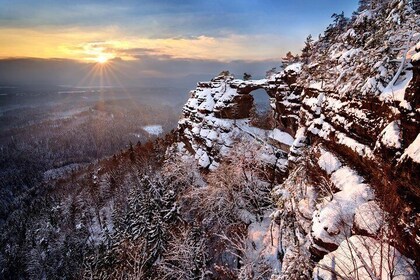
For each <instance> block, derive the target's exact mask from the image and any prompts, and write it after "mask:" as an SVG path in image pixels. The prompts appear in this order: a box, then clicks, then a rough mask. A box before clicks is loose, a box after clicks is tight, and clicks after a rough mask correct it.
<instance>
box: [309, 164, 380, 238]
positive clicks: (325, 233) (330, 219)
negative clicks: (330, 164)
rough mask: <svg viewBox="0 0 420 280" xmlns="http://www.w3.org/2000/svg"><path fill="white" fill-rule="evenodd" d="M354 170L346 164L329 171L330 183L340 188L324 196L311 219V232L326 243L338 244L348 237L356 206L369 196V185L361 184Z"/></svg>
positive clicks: (360, 178)
mask: <svg viewBox="0 0 420 280" xmlns="http://www.w3.org/2000/svg"><path fill="white" fill-rule="evenodd" d="M363 181H364V180H363V178H362V177H360V176H359V175H358V174H357V173H356V172H355V171H354V170H352V169H350V168H349V167H347V166H344V167H341V168H339V169H338V170H337V171H335V172H333V173H332V174H331V182H332V183H333V184H334V186H335V187H336V188H338V189H339V190H340V191H339V192H337V193H334V194H332V195H331V196H330V197H329V198H326V199H325V200H324V201H323V202H322V203H321V204H320V205H318V206H317V207H318V209H319V210H318V211H315V212H314V215H313V219H312V222H313V224H312V235H313V237H314V238H315V239H318V240H320V241H322V242H323V243H327V244H336V245H339V244H340V243H341V242H342V241H343V240H345V239H346V237H348V236H350V231H351V228H352V225H353V219H354V214H355V212H356V208H357V207H358V206H359V205H361V204H363V203H365V202H367V201H369V200H371V199H373V193H372V190H371V188H370V187H369V186H368V185H367V184H365V183H363Z"/></svg>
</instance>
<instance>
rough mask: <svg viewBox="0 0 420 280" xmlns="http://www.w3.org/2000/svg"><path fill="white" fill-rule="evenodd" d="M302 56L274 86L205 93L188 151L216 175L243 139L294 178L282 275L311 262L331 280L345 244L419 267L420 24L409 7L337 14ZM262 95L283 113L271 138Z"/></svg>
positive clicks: (281, 194) (190, 105)
mask: <svg viewBox="0 0 420 280" xmlns="http://www.w3.org/2000/svg"><path fill="white" fill-rule="evenodd" d="M302 58H305V59H302V62H301V63H294V64H291V65H289V66H287V67H285V68H284V69H282V70H281V71H279V72H278V73H276V74H274V75H271V76H270V77H267V78H266V79H262V80H250V81H243V80H239V79H235V78H234V77H233V76H231V75H222V76H218V77H216V78H214V79H212V80H211V81H210V82H205V83H199V84H198V86H197V88H196V89H195V90H194V91H192V92H191V97H190V99H189V100H188V102H187V104H186V105H185V107H184V111H183V118H182V119H181V120H180V122H179V130H178V133H179V136H180V138H179V139H180V141H181V142H182V143H183V144H182V145H181V147H184V148H186V150H188V151H189V152H190V153H192V154H194V155H195V157H196V159H197V160H198V162H199V164H200V165H201V167H203V168H209V169H210V170H213V169H216V168H217V167H218V165H219V163H220V162H221V161H223V157H224V155H226V154H228V153H229V150H230V148H231V147H232V146H233V145H235V141H239V140H238V138H240V137H245V136H249V135H251V136H252V137H253V138H254V139H257V140H259V142H260V144H261V143H262V145H263V146H266V147H268V148H267V149H266V154H267V155H268V156H267V157H265V159H268V160H267V161H266V164H268V165H271V166H273V164H276V166H274V172H276V170H277V168H278V170H277V171H279V172H280V173H281V174H282V177H281V178H282V179H281V181H280V183H279V184H278V186H276V187H275V188H274V190H273V195H274V197H275V199H276V200H277V201H278V202H279V203H278V204H279V205H281V207H279V208H278V209H277V211H276V212H275V213H274V214H273V215H272V217H273V221H274V222H275V223H277V224H278V225H281V227H282V229H281V231H287V232H289V234H285V233H284V232H283V233H281V234H280V237H279V238H280V239H284V240H283V242H281V244H282V245H280V246H279V252H280V253H281V254H280V255H281V256H282V257H281V258H280V259H279V261H280V262H282V263H283V266H282V272H283V273H282V275H283V276H282V277H286V276H284V275H288V273H292V271H293V266H295V265H296V261H297V260H302V258H303V259H305V258H308V259H311V260H312V261H314V262H315V264H316V263H318V262H319V261H320V260H322V261H321V262H319V263H318V265H315V271H314V273H315V272H316V273H318V275H319V277H321V276H322V277H323V279H330V278H328V277H332V276H331V275H330V274H329V270H328V269H326V266H327V267H328V266H329V263H331V258H336V256H335V255H334V253H331V252H336V254H339V252H338V251H339V250H346V249H345V248H344V247H345V245H343V244H344V243H345V242H347V243H349V244H353V243H363V242H368V243H369V242H370V243H369V244H375V246H379V245H378V242H380V244H388V251H387V252H389V250H391V249H389V248H392V250H394V251H395V250H397V251H398V254H400V252H401V256H405V257H404V261H406V259H405V258H406V257H408V258H411V259H414V260H419V259H420V253H419V252H420V242H419V240H420V231H419V228H420V214H419V207H420V204H419V202H420V188H419V186H420V134H419V132H420V102H419V101H420V99H419V96H420V95H419V94H420V17H419V16H418V15H416V14H415V13H414V12H413V11H412V10H411V9H410V7H409V6H407V5H406V4H405V2H404V1H387V3H386V4H383V5H378V6H377V7H376V8H375V9H369V10H363V11H359V12H358V13H356V14H355V15H354V16H353V18H352V19H350V20H349V19H345V18H344V17H342V16H340V15H337V18H336V20H335V23H334V24H333V25H331V26H330V27H329V28H328V29H327V30H326V31H325V33H324V35H323V36H321V37H320V39H319V40H318V41H316V42H315V43H312V45H311V48H310V52H309V53H307V54H306V56H303V55H302ZM260 88H262V89H264V90H265V91H266V93H267V94H268V95H269V96H270V105H271V109H272V111H271V120H272V121H273V126H272V127H271V128H270V129H267V128H266V129H265V134H264V133H261V131H260V130H261V129H260V128H255V127H253V126H252V124H251V123H252V120H251V119H252V116H251V115H250V112H251V111H252V108H253V97H252V91H254V90H256V89H260ZM276 157H277V158H278V160H275V158H276ZM290 233H291V234H290ZM349 238H352V239H351V240H353V243H351V241H349V240H350V239H349ZM369 238H373V239H369ZM296 240H297V241H296ZM375 240H376V241H375ZM378 240H379V241H378ZM343 242H344V243H343ZM359 245H360V244H359ZM360 246H361V247H363V244H362V245H360ZM372 246H373V245H372ZM389 246H391V247H389ZM351 250H354V248H352V249H350V251H351ZM350 251H348V252H347V253H351V252H350ZM296 252H298V253H296ZM363 252H364V251H363V249H361V248H360V249H359V251H357V250H356V251H355V252H353V253H355V254H356V255H357V254H360V255H363ZM373 258H375V256H374V257H373ZM401 258H403V257H401ZM340 261H342V260H340ZM404 265H405V266H409V261H407V262H406V263H405V264H404ZM415 266H417V268H418V267H419V263H415ZM329 269H331V267H329ZM408 270H410V269H408ZM408 270H407V269H405V270H404V271H405V272H407V271H408ZM410 273H412V274H410V275H414V274H413V273H415V272H414V270H411V272H410ZM314 275H315V274H314ZM328 275H330V276H328ZM315 277H317V276H315ZM410 277H411V276H410ZM412 277H415V276H412ZM281 279H283V278H281ZM331 279H333V278H331ZM402 279H414V278H402Z"/></svg>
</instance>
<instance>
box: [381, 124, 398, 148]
mask: <svg viewBox="0 0 420 280" xmlns="http://www.w3.org/2000/svg"><path fill="white" fill-rule="evenodd" d="M400 124H401V122H400V121H392V122H390V123H389V124H388V125H387V126H386V127H385V129H384V130H382V132H381V134H380V135H379V142H380V143H382V144H383V145H385V146H386V147H389V148H395V149H400V148H401V139H400V138H401V137H400ZM376 146H378V144H377V145H376Z"/></svg>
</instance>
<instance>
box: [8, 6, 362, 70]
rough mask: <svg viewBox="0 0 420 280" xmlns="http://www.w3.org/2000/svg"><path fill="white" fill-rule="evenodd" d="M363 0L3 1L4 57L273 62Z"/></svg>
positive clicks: (348, 14)
mask: <svg viewBox="0 0 420 280" xmlns="http://www.w3.org/2000/svg"><path fill="white" fill-rule="evenodd" d="M357 2H358V1H357V0H346V1H331V0H293V1H281V0H277V1H274V0H260V1H257V0H249V1H245V0H243V1H239V0H229V1H226V0H225V1H221V0H213V1H203V0H201V1H199V0H183V1H169V0H154V1H152V0H138V1H98V0H92V1H80V0H76V1H58V0H56V1H52V0H38V1H29V0H8V1H5V0H0V7H1V8H0V58H2V59H6V58H42V59H52V58H59V59H72V60H77V61H81V62H95V61H96V62H97V61H100V60H101V61H102V60H112V59H122V60H123V61H132V60H137V61H139V62H138V63H140V60H142V59H143V60H145V61H147V63H148V67H149V68H148V69H149V70H147V72H143V74H144V75H151V76H153V75H155V76H156V75H158V74H159V73H156V72H154V69H153V67H152V65H153V63H150V60H153V59H155V60H156V61H159V63H158V64H159V65H160V64H161V62H162V61H166V62H173V63H176V62H177V61H178V62H179V61H180V60H181V61H182V65H185V61H189V62H190V63H194V62H196V61H200V63H202V62H203V61H217V62H224V63H231V62H232V61H254V62H255V61H260V62H264V63H266V62H271V63H273V62H278V61H279V60H280V58H281V57H282V56H283V55H284V54H285V53H286V52H287V51H289V50H291V51H292V52H294V53H296V52H299V51H300V49H301V48H302V46H303V42H304V40H305V38H306V36H307V35H308V34H312V35H313V36H314V37H317V35H318V34H319V33H322V32H323V30H324V29H325V28H326V27H327V26H328V24H330V23H331V15H332V14H333V13H334V12H341V11H344V12H345V14H346V15H347V16H351V13H352V11H354V10H356V8H357ZM145 58H147V59H145ZM187 64H188V63H187ZM171 68H176V66H171ZM159 71H161V70H159Z"/></svg>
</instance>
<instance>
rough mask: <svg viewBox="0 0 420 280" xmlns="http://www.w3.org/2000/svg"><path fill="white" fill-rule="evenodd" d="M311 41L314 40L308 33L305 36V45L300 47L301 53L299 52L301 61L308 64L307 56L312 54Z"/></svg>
mask: <svg viewBox="0 0 420 280" xmlns="http://www.w3.org/2000/svg"><path fill="white" fill-rule="evenodd" d="M313 42H314V40H313V39H312V35H311V34H309V36H308V37H306V40H305V47H304V48H303V49H302V54H301V57H302V61H303V62H304V63H306V64H309V58H310V57H311V55H312V48H313Z"/></svg>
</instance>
